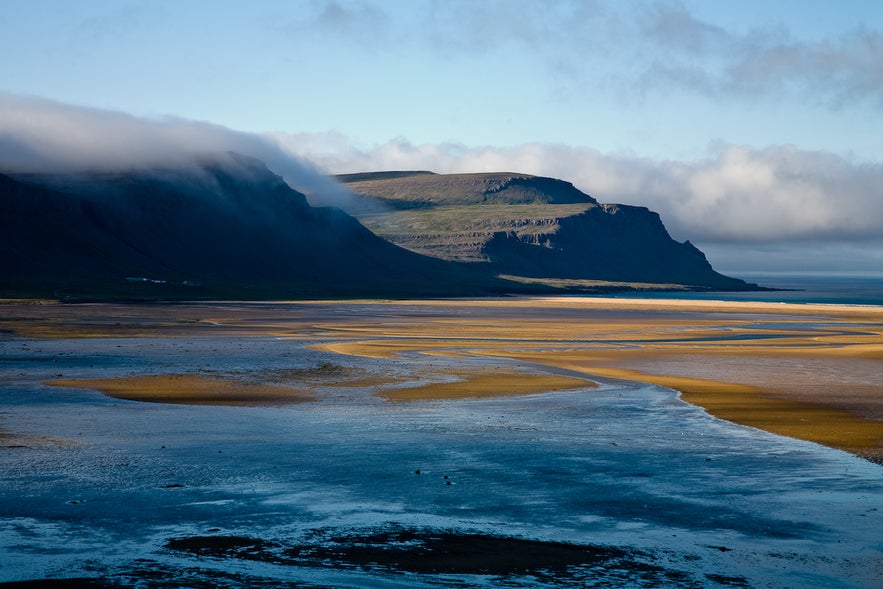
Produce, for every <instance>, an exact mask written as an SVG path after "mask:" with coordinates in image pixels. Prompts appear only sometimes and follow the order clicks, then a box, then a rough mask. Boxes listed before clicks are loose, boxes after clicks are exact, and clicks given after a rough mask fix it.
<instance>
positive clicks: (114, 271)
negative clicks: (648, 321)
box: [0, 154, 495, 298]
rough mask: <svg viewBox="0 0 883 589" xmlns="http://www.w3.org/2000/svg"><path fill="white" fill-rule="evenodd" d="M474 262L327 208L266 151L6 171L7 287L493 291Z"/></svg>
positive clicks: (173, 292) (230, 293) (44, 292)
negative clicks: (162, 165)
mask: <svg viewBox="0 0 883 589" xmlns="http://www.w3.org/2000/svg"><path fill="white" fill-rule="evenodd" d="M494 284H495V282H494V281H493V280H491V279H486V278H484V277H483V276H482V275H480V274H479V273H478V272H477V271H475V270H470V269H467V268H463V267H461V266H458V265H456V264H452V263H449V262H445V261H441V260H437V259H432V258H425V257H423V256H420V255H418V254H415V253H412V252H409V251H406V250H403V249H401V248H399V247H396V246H394V245H392V244H390V243H388V242H386V241H384V240H382V239H380V238H378V237H377V236H375V235H373V234H372V233H371V232H370V231H368V230H367V229H365V228H364V227H363V226H362V225H361V224H360V223H358V221H356V220H355V219H353V218H352V217H350V216H349V215H347V214H345V213H344V212H342V211H340V210H338V209H331V208H315V207H312V206H310V205H309V204H308V203H307V201H306V199H305V197H304V196H303V195H302V194H300V193H298V192H296V191H294V190H292V189H291V188H290V187H289V186H288V185H287V184H286V183H285V182H284V181H283V180H282V179H281V178H280V177H278V176H276V175H275V174H272V173H271V172H270V171H269V170H267V168H266V167H265V166H264V165H263V164H262V163H261V162H259V161H257V160H253V159H250V158H246V157H242V156H239V155H236V154H222V155H213V156H211V157H206V158H202V159H201V160H199V161H193V162H185V163H182V165H181V166H180V167H177V168H173V169H162V170H156V169H153V170H132V171H127V172H124V173H112V174H111V173H107V174H99V173H83V174H67V175H42V176H37V175H29V176H24V175H19V176H9V175H6V176H3V175H0V291H2V293H4V294H6V295H10V294H12V295H16V294H19V295H34V294H36V295H41V296H48V295H52V294H56V295H57V294H62V295H63V294H71V295H75V296H78V295H84V296H91V295H108V296H117V297H120V296H121V297H128V296H131V297H134V298H142V297H147V298H151V297H153V296H170V297H175V298H179V297H187V298H190V297H193V298H197V297H205V296H209V297H212V296H225V297H245V298H252V297H259V298H260V297H265V296H274V297H277V296H291V297H304V296H368V295H370V296H383V295H389V296H393V295H394V296H419V295H439V294H451V295H454V294H456V295H463V294H484V293H487V292H488V291H489V290H493V285H494Z"/></svg>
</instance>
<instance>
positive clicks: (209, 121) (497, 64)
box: [0, 0, 883, 275]
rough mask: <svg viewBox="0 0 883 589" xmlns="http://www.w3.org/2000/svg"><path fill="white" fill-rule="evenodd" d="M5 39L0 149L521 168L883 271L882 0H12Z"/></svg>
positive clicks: (672, 221) (689, 223)
mask: <svg viewBox="0 0 883 589" xmlns="http://www.w3.org/2000/svg"><path fill="white" fill-rule="evenodd" d="M0 55H3V56H4V57H3V58H2V59H0V166H3V165H4V158H5V162H6V165H7V167H8V166H9V165H10V164H9V162H10V161H13V160H15V162H17V164H16V165H21V164H22V159H23V158H25V156H27V157H31V158H32V159H33V161H34V162H38V161H44V160H47V158H48V157H49V156H48V155H47V154H55V155H54V156H53V157H58V158H60V159H64V161H67V162H69V161H72V158H73V159H76V158H88V157H94V158H101V159H111V160H118V159H125V157H126V156H131V157H132V158H135V157H142V156H144V153H145V151H150V149H149V146H153V149H154V151H155V152H157V153H160V152H163V153H170V152H173V151H174V150H173V149H172V150H170V147H169V146H170V145H171V144H173V143H175V142H178V143H180V144H182V145H194V146H197V147H200V148H203V147H204V146H205V145H213V144H214V143H217V144H218V147H219V148H221V149H223V148H229V147H235V148H236V149H241V150H246V151H251V153H250V155H255V156H256V157H261V158H262V159H266V160H271V161H268V163H269V164H270V167H271V169H274V171H277V172H278V173H280V174H282V175H284V176H285V177H286V179H289V178H292V179H294V178H295V176H297V175H298V174H300V176H299V177H303V176H304V174H306V172H304V171H305V170H310V172H309V174H307V175H310V174H312V173H313V172H314V171H318V172H322V173H344V172H355V171H367V170H381V169H425V170H432V171H436V172H479V171H512V172H525V173H531V174H538V175H546V176H554V177H557V178H562V179H564V180H568V181H570V182H573V183H574V184H575V185H576V186H577V187H578V188H580V189H581V190H583V191H585V192H587V193H588V194H591V195H592V196H594V197H595V198H597V199H598V200H600V201H602V202H618V203H624V204H632V205H639V206H647V207H649V208H651V209H653V210H655V211H657V212H659V213H660V215H661V216H662V220H663V222H664V223H665V224H666V226H667V227H668V229H669V231H670V233H671V234H672V236H673V237H674V238H675V239H678V240H679V241H683V240H686V239H689V240H690V241H691V242H692V243H694V244H696V245H697V246H698V247H699V248H700V249H702V250H703V251H704V252H705V253H706V254H707V255H708V257H709V260H710V261H711V262H712V264H713V265H714V266H715V268H716V269H718V270H721V271H725V272H730V273H733V274H737V275H738V274H740V273H742V274H745V273H750V272H754V271H767V272H777V273H785V272H795V273H799V272H831V271H838V272H844V273H856V274H862V273H865V274H867V273H873V274H883V2H881V1H879V0H840V1H837V2H834V1H832V0H829V1H817V0H772V1H771V0H765V1H760V0H744V1H742V2H732V1H717V0H704V1H698V0H697V1H668V0H663V1H652V0H646V1H638V0H633V1H630V0H618V1H613V0H609V1H608V0H570V1H565V0H560V1H555V0H551V1H548V2H536V1H533V0H484V1H482V0H470V1H460V0H437V1H433V0H409V1H397V0H386V1H383V0H353V1H348V0H301V1H282V0H249V1H248V2H245V1H237V2H232V1H230V2H225V1H223V0H211V1H209V0H188V1H186V2H181V1H179V0H173V1H172V0H143V1H126V0H113V1H112V0H78V1H77V2H69V1H67V0H2V1H0ZM22 146H26V147H27V148H28V149H23V148H22ZM62 152H66V154H65V155H64V156H62V155H60V154H61V153H62ZM35 154H36V155H35ZM40 154H42V156H40ZM38 156H40V157H38ZM74 156H76V157H74ZM291 170H296V172H292V171H291ZM292 183H293V184H297V182H296V181H293V182H292ZM307 183H309V182H307ZM295 187H298V186H295Z"/></svg>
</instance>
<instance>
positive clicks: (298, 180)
mask: <svg viewBox="0 0 883 589" xmlns="http://www.w3.org/2000/svg"><path fill="white" fill-rule="evenodd" d="M227 151H233V152H236V153H240V154H242V155H246V156H250V157H253V158H257V159H259V160H261V161H263V162H264V163H265V164H266V165H267V167H268V168H269V169H270V170H272V171H273V172H274V173H276V174H278V175H280V176H282V177H283V178H284V179H285V181H286V182H287V183H288V184H289V185H290V186H291V187H292V188H294V189H295V190H298V191H300V192H302V193H304V194H305V195H307V197H308V198H313V199H318V200H321V201H322V202H323V203H324V204H333V205H337V206H342V207H345V205H346V203H347V201H348V199H349V198H350V193H349V192H348V191H347V190H346V188H344V187H343V186H341V185H340V184H339V183H337V182H336V181H335V180H333V179H332V178H329V177H328V176H326V175H325V174H323V173H321V172H320V171H319V170H318V169H317V168H316V167H315V166H314V165H313V164H311V163H310V162H309V161H307V160H305V159H303V158H300V157H297V156H295V155H292V153H291V152H290V151H286V150H284V149H282V148H280V147H279V146H278V144H277V143H276V141H275V140H274V139H273V138H271V137H264V136H261V135H258V134H254V133H245V132H240V131H235V130H232V129H229V128H227V127H223V126H221V125H215V124H211V123H207V122H200V121H191V120H185V119H179V118H172V117H163V118H158V119H149V118H142V117H136V116H133V115H130V114H126V113H122V112H116V111H110V110H103V109H96V108H87V107H82V106H74V105H69V104H63V103H59V102H55V101H51V100H46V99H43V98H37V97H25V96H16V95H10V94H4V93H0V173H6V174H16V173H18V174H22V173H41V174H52V173H72V172H84V171H93V172H112V171H121V170H129V169H153V168H164V167H180V166H182V165H186V164H188V163H191V162H193V161H194V158H195V157H198V156H201V155H205V154H211V153H217V152H227Z"/></svg>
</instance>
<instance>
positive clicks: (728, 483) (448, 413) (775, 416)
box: [0, 297, 883, 588]
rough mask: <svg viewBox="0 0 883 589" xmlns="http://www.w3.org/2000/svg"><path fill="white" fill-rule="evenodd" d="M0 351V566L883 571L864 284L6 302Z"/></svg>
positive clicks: (589, 573)
mask: <svg viewBox="0 0 883 589" xmlns="http://www.w3.org/2000/svg"><path fill="white" fill-rule="evenodd" d="M0 370H2V372H0V464H2V468H0V472H2V475H0V586H3V584H4V583H5V584H7V585H6V586H10V587H12V586H28V585H27V584H26V582H27V581H36V580H40V581H41V583H43V584H46V583H50V582H51V580H53V579H55V580H61V579H64V580H65V581H64V582H66V583H67V584H68V585H69V584H70V583H71V582H72V581H71V579H79V581H77V582H78V583H81V584H82V586H90V587H136V586H137V587H145V586H146V587H180V586H188V587H241V586H254V587H288V586H292V585H294V586H304V587H463V586H482V587H497V586H499V587H513V586H514V587H530V586H553V587H554V586H585V587H593V586H597V587H604V586H618V587H619V586H621V587H706V586H710V587H713V586H727V587H826V588H828V587H857V588H864V587H868V588H870V587H879V586H881V584H883V537H881V536H880V533H879V530H880V529H883V466H880V463H881V462H883V460H881V457H883V378H881V374H883V308H881V307H874V306H865V307H860V306H834V305H782V304H769V303H750V302H730V303H723V302H716V301H681V300H638V299H603V298H577V297H572V298H571V297H567V298H564V297H561V298H511V299H487V300H437V301H324V302H277V303H242V302H218V303H193V304H149V305H110V304H85V303H84V304H61V303H51V302H37V301H5V302H2V303H0ZM59 583H61V581H59ZM68 585H65V586H68ZM58 586H62V585H61V584H59V585H58Z"/></svg>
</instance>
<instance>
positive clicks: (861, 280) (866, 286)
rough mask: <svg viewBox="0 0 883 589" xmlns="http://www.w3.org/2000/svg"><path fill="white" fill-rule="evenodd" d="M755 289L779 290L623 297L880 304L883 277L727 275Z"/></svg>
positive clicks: (882, 298) (654, 294)
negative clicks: (749, 283)
mask: <svg viewBox="0 0 883 589" xmlns="http://www.w3.org/2000/svg"><path fill="white" fill-rule="evenodd" d="M725 274H727V275H728V276H733V277H735V278H741V279H742V280H745V281H746V282H753V283H755V284H757V285H759V286H763V287H767V288H775V289H783V290H776V291H765V292H693V293H680V292H678V293H671V292H668V293H662V292H660V293H650V294H649V295H648V293H639V294H631V295H623V296H632V297H647V296H651V297H654V298H671V299H683V298H687V299H706V300H724V301H763V302H776V303H824V304H832V305H834V304H837V305H883V276H839V275H776V274H737V273H733V274H728V273H726V272H725Z"/></svg>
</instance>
